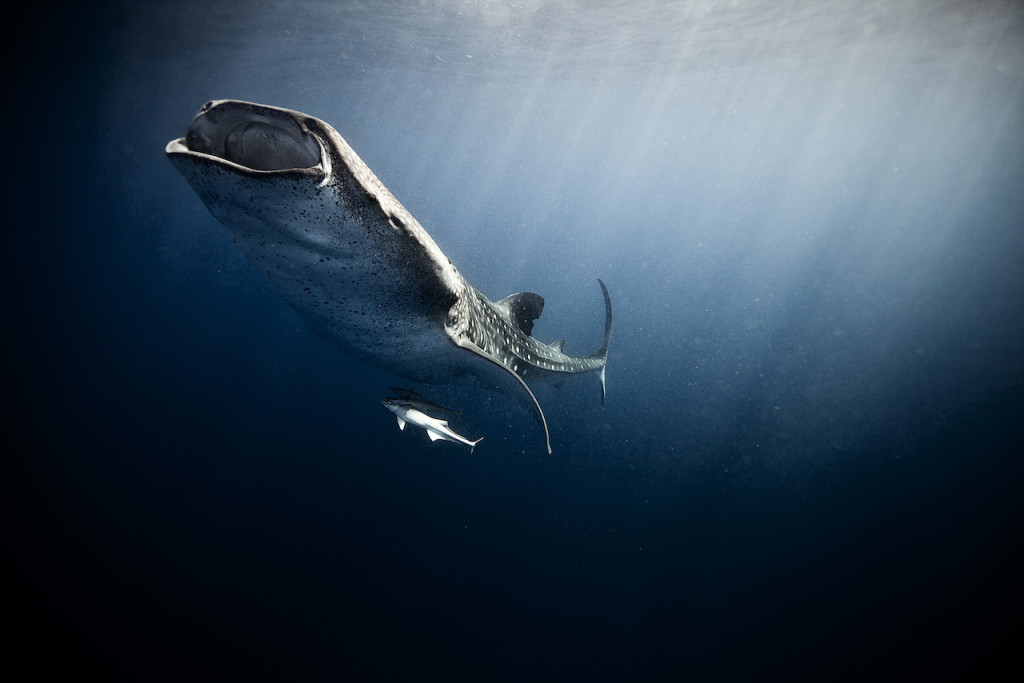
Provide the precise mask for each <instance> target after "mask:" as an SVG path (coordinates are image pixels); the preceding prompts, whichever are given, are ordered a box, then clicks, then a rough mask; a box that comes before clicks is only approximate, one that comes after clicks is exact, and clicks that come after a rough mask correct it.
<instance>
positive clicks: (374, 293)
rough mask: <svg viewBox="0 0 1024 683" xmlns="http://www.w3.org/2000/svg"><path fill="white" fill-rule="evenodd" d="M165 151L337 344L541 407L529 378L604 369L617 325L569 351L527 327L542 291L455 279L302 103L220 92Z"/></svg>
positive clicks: (391, 367) (413, 375)
mask: <svg viewBox="0 0 1024 683" xmlns="http://www.w3.org/2000/svg"><path fill="white" fill-rule="evenodd" d="M166 153H167V156H168V158H169V159H170V160H171V162H172V163H173V164H174V165H175V166H176V167H177V169H178V170H179V171H180V172H181V174H182V175H183V176H184V177H185V178H186V180H187V181H188V182H189V184H190V185H191V186H192V188H193V189H194V190H195V192H196V193H197V194H198V195H199V197H200V198H201V199H202V200H203V202H204V203H205V204H206V206H207V208H208V209H209V210H210V213H211V214H213V216H214V217H215V218H216V219H217V220H218V221H220V223H221V224H222V225H223V226H224V227H225V229H226V231H227V233H228V235H229V236H230V237H231V239H232V241H233V242H234V243H235V244H236V245H237V246H238V248H239V249H240V250H241V251H242V253H243V254H245V256H246V257H247V258H248V259H249V260H250V261H251V262H252V263H253V264H254V265H255V266H256V267H257V268H258V269H259V270H260V271H261V272H262V273H263V274H264V275H265V276H266V277H267V279H268V280H269V281H270V282H271V283H272V284H273V285H274V287H275V289H276V290H277V291H278V292H279V293H280V294H281V295H282V296H283V297H284V298H285V300H286V301H287V302H288V303H289V304H290V305H291V306H292V307H293V308H294V309H295V310H296V312H297V313H298V314H299V316H300V317H301V318H302V319H303V320H304V321H305V322H306V324H307V325H309V327H310V328H311V329H312V330H313V331H315V332H316V333H317V334H319V335H320V336H322V337H323V338H324V339H326V340H327V341H329V342H330V343H331V344H333V345H334V346H336V347H337V348H339V349H341V350H343V351H345V352H346V353H349V354H351V355H353V356H355V357H356V358H359V359H361V360H363V361H364V362H367V363H369V364H371V365H374V366H376V367H380V368H383V369H385V370H387V371H389V372H392V373H394V374H396V375H399V376H401V377H406V378H409V379H412V380H416V381H420V382H426V383H433V384H470V385H476V386H482V387H486V388H489V389H493V390H496V391H498V392H500V393H502V394H503V395H505V396H508V397H509V398H511V399H512V400H513V401H515V402H516V403H518V404H519V405H521V406H523V407H524V408H526V409H527V410H531V411H532V412H533V413H534V416H535V417H536V418H537V421H538V422H539V423H540V425H541V427H542V428H543V430H544V437H545V445H546V446H547V450H548V452H549V453H550V452H551V443H550V437H549V433H548V428H547V420H546V418H545V416H544V411H543V410H542V409H541V407H540V404H539V403H538V402H537V399H536V397H535V396H534V394H533V392H532V391H531V390H530V388H529V387H528V386H527V384H526V383H525V381H524V380H529V381H531V382H532V381H535V380H536V381H543V380H547V381H558V380H560V379H561V378H564V377H566V376H568V375H576V374H580V373H585V372H593V371H599V372H600V379H601V387H602V400H603V397H604V368H605V363H606V359H607V353H608V343H609V340H610V338H611V331H612V315H611V302H610V299H609V297H608V290H607V288H606V287H605V285H604V283H603V282H600V280H598V282H599V283H600V285H601V290H602V293H603V295H604V299H605V314H606V323H605V339H604V343H603V344H602V346H601V347H600V348H599V349H598V350H597V351H596V352H595V353H593V354H592V355H590V356H570V355H567V354H565V353H563V352H562V350H561V344H544V343H541V342H539V341H538V340H536V339H534V338H533V337H532V336H531V334H530V332H531V331H532V329H533V320H535V319H536V318H537V316H539V315H540V312H541V310H542V309H543V299H542V298H540V297H539V296H538V295H536V294H532V293H529V292H526V293H521V294H517V295H513V296H511V297H508V298H506V299H503V300H502V301H499V302H492V301H490V300H489V299H487V297H485V296H484V295H483V294H482V293H480V292H479V291H478V290H477V289H475V288H474V287H473V286H472V285H470V284H469V283H468V282H466V280H465V279H464V278H463V277H462V275H461V274H460V273H459V271H458V270H457V269H456V268H455V266H454V265H453V264H452V262H451V261H450V260H449V259H448V258H447V257H446V256H445V255H444V253H443V252H442V251H441V249H440V248H439V247H438V246H437V244H436V243H435V242H434V240H433V239H432V238H431V237H430V235H429V234H427V231H426V230H424V229H423V227H422V226H421V225H420V224H419V222H418V221H417V220H416V219H415V218H413V216H412V215H411V214H410V213H409V212H408V211H407V210H406V209H405V207H403V206H402V205H401V204H400V203H399V202H398V200H397V199H396V198H395V197H394V195H392V194H391V192H389V191H388V189H387V188H386V187H385V186H384V184H383V183H382V182H381V181H380V180H379V179H378V178H377V176H376V175H374V173H373V171H371V170H370V168H369V167H368V166H367V165H366V164H365V163H364V162H363V161H362V159H360V158H359V156H358V155H356V153H355V151H354V150H352V148H351V147H350V146H349V145H348V143H347V142H345V140H344V139H343V138H342V137H341V136H340V135H339V134H338V133H337V131H335V130H334V128H332V127H331V126H330V125H328V124H327V123H325V122H323V121H321V120H319V119H316V118H314V117H311V116H307V115H305V114H302V113H299V112H296V111H292V110H289V109H281V108H278V107H270V106H266V105H260V104H254V103H251V102H242V101H238V100H217V101H211V102H208V103H206V104H205V105H204V106H203V107H202V109H200V111H199V113H198V114H196V116H195V118H194V119H193V120H192V124H191V125H190V126H189V129H188V132H187V133H186V135H185V137H182V138H178V139H176V140H172V141H171V142H169V143H168V144H167V148H166Z"/></svg>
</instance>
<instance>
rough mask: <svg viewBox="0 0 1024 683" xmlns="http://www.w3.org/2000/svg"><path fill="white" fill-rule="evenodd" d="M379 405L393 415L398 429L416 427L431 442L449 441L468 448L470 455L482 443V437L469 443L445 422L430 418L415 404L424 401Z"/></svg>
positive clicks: (391, 400)
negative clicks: (410, 425) (420, 429)
mask: <svg viewBox="0 0 1024 683" xmlns="http://www.w3.org/2000/svg"><path fill="white" fill-rule="evenodd" d="M381 403H383V404H384V407H385V408H387V409H388V410H390V411H391V412H392V413H394V414H395V419H397V420H398V428H399V429H402V430H404V429H405V425H406V424H407V423H408V424H412V425H416V426H417V427H421V428H422V429H423V430H424V431H426V432H427V436H429V437H430V440H431V441H437V440H438V439H444V440H445V441H451V442H453V443H461V444H465V445H466V446H469V452H470V453H472V452H473V449H474V448H475V447H476V445H477V444H478V443H480V442H481V441H483V437H482V436H481V437H480V438H479V439H477V440H476V441H470V440H469V439H467V438H466V437H464V436H461V435H459V434H456V433H455V432H454V431H452V428H451V427H449V426H448V421H447V420H439V419H437V418H436V417H430V416H429V415H427V414H426V413H424V412H422V411H421V410H419V409H418V408H417V406H416V404H422V403H425V402H424V401H417V400H415V399H412V400H406V399H399V398H386V399H384V400H383V401H381ZM431 405H433V404H431ZM438 407H440V406H438Z"/></svg>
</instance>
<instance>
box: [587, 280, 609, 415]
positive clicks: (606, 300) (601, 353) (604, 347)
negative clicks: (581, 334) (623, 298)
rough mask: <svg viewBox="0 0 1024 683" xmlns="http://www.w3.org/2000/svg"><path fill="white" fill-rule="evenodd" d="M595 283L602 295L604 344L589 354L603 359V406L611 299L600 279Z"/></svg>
mask: <svg viewBox="0 0 1024 683" xmlns="http://www.w3.org/2000/svg"><path fill="white" fill-rule="evenodd" d="M597 283H598V284H599V285H601V293H602V294H604V343H603V344H601V348H599V349H598V350H597V351H595V352H594V353H592V354H591V356H590V357H591V358H603V359H604V361H605V363H604V365H602V366H601V375H600V377H601V405H604V399H605V396H606V395H607V393H608V392H607V390H606V389H605V383H604V371H605V368H607V367H608V344H610V343H611V341H612V299H611V297H610V296H608V288H607V287H605V286H604V282H603V281H602V280H601V278H597Z"/></svg>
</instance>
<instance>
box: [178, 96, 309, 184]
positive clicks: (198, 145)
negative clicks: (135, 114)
mask: <svg viewBox="0 0 1024 683" xmlns="http://www.w3.org/2000/svg"><path fill="white" fill-rule="evenodd" d="M183 140H184V147H185V148H186V149H187V151H189V152H195V153H199V154H206V155H209V156H213V157H217V158H219V159H223V160H224V161H229V162H231V163H233V164H236V165H238V166H241V167H243V168H245V169H248V170H252V171H285V170H291V169H308V168H313V167H316V166H319V165H320V164H321V159H322V158H323V156H322V155H323V145H322V143H321V142H320V140H319V139H318V138H317V136H316V135H315V134H314V133H313V132H312V131H310V130H309V128H308V127H306V126H305V125H303V122H302V121H301V120H300V119H297V118H296V117H295V116H294V113H293V112H289V111H286V110H280V109H275V108H272V107H264V106H258V105H252V104H249V103H243V102H236V101H225V102H207V103H206V104H205V105H204V106H203V108H202V109H201V110H200V111H199V113H198V114H197V115H196V117H195V118H194V119H193V120H192V125H191V126H189V129H188V133H186V135H185V137H184V139H183ZM179 142H181V141H180V140H179ZM177 151H185V150H181V149H179V150H177Z"/></svg>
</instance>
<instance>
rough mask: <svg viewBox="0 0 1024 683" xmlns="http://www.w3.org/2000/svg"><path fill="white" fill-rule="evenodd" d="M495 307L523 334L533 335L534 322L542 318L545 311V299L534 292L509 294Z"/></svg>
mask: <svg viewBox="0 0 1024 683" xmlns="http://www.w3.org/2000/svg"><path fill="white" fill-rule="evenodd" d="M494 307H495V308H497V309H498V310H499V311H501V312H502V313H504V314H505V315H506V316H508V319H509V320H511V321H512V322H513V323H515V325H516V327H518V328H519V329H520V330H522V331H523V334H532V333H533V321H534V320H536V319H537V318H539V317H540V314H541V312H542V311H543V310H544V297H542V296H541V295H540V294H534V293H533V292H519V293H518V294H509V295H508V296H506V297H505V298H504V299H502V300H501V301H498V302H496V303H495V304H494Z"/></svg>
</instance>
